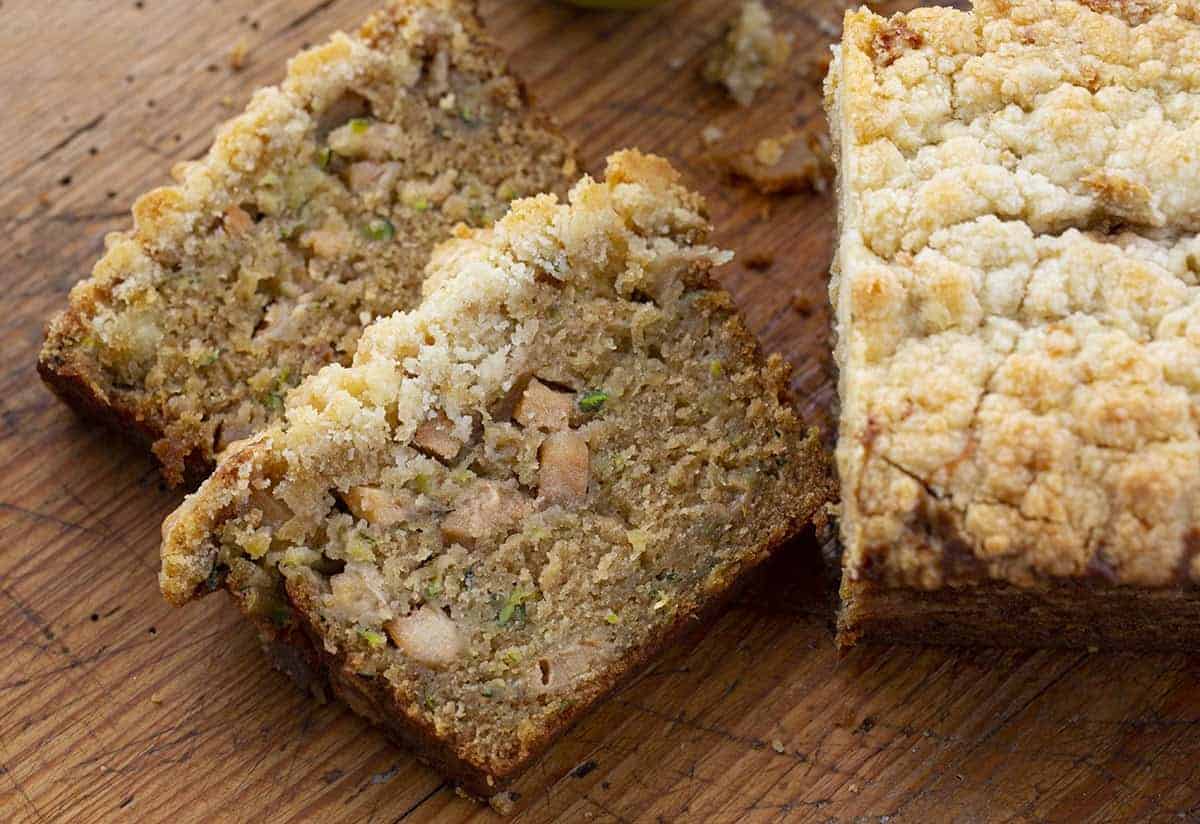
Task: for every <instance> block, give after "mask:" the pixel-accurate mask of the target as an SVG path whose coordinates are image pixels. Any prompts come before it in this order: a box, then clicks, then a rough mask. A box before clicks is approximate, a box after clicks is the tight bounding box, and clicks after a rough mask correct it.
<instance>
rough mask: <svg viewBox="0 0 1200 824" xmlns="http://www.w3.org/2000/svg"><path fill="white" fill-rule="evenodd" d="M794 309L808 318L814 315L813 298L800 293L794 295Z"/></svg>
mask: <svg viewBox="0 0 1200 824" xmlns="http://www.w3.org/2000/svg"><path fill="white" fill-rule="evenodd" d="M792 309H793V311H795V312H797V313H798V314H800V315H802V316H804V317H808V316H809V315H811V314H812V313H813V302H812V298H810V297H809V296H808V295H802V294H800V293H796V294H795V295H792Z"/></svg>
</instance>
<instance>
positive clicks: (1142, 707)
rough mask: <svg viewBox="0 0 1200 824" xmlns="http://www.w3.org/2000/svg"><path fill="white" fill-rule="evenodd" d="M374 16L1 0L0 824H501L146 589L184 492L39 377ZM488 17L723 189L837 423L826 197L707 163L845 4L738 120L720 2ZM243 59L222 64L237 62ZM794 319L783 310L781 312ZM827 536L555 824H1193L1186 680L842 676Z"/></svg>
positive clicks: (1181, 675)
mask: <svg viewBox="0 0 1200 824" xmlns="http://www.w3.org/2000/svg"><path fill="white" fill-rule="evenodd" d="M376 2H377V0H323V2H318V0H292V2H287V1H286V0H144V2H134V1H133V0H121V1H120V2H106V3H98V2H92V1H91V0H55V2H52V3H51V2H43V0H0V113H2V115H3V117H2V119H0V172H2V174H3V179H4V180H5V181H6V185H5V186H4V187H3V188H2V189H0V226H2V227H3V230H4V240H5V242H4V245H3V248H4V253H3V254H4V266H3V268H2V269H0V290H2V294H3V297H2V298H0V301H2V303H0V306H2V307H3V312H2V313H0V342H2V344H3V357H2V359H0V821H21V822H24V821H110V820H112V821H116V820H130V821H165V820H171V821H194V820H229V821H240V820H246V821H255V822H263V821H285V820H290V821H300V820H320V821H355V822H375V821H398V820H401V819H406V818H407V819H409V820H411V821H414V822H416V821H433V820H437V821H443V820H444V821H465V820H469V819H470V820H484V819H492V818H494V817H495V816H494V814H493V813H492V812H491V811H490V810H488V809H487V808H482V807H479V806H478V805H475V804H473V803H472V802H470V801H467V800H465V799H462V798H459V797H458V796H456V795H455V794H454V792H453V791H452V789H450V788H449V787H447V786H446V785H445V784H444V783H443V782H442V781H441V780H440V779H439V778H438V776H437V775H435V774H434V773H432V772H431V771H429V770H428V769H426V768H424V767H422V766H421V765H419V764H418V763H417V762H416V761H415V760H414V759H413V758H412V757H411V756H410V755H409V754H407V753H406V752H404V751H402V750H400V749H397V748H395V747H393V746H391V745H390V744H389V743H387V742H386V741H385V740H384V739H383V737H382V736H381V735H379V734H378V733H376V732H375V731H373V730H372V729H370V728H369V727H368V726H367V725H366V724H365V723H363V722H362V721H360V720H358V719H357V718H355V717H354V716H352V715H351V714H350V713H349V712H347V711H345V710H343V709H341V708H340V707H337V706H315V705H312V704H310V703H308V702H307V701H306V700H305V699H304V697H303V696H302V695H301V694H300V693H299V692H298V691H297V690H295V689H294V688H293V687H292V686H291V684H290V683H289V682H288V681H287V680H286V679H285V678H284V677H283V676H281V675H279V674H278V673H276V672H274V671H272V670H271V669H270V668H269V667H268V666H267V664H266V663H265V662H264V660H263V659H262V658H261V657H260V654H259V652H258V649H257V647H256V643H255V640H254V638H253V636H252V633H251V632H250V630H249V629H248V628H247V627H245V626H243V625H242V624H241V622H240V620H239V618H238V617H237V616H236V615H235V613H234V610H233V609H232V608H231V606H230V605H229V604H228V603H226V602H225V600H224V599H223V598H221V597H217V598H210V599H208V600H206V601H205V602H203V603H200V604H198V605H193V606H191V607H189V608H187V609H184V610H179V611H175V610H172V609H170V608H169V607H167V606H166V605H165V604H164V603H163V602H162V600H161V599H160V597H159V595H158V590H157V586H156V581H155V573H156V570H157V551H158V529H159V523H160V520H161V518H162V517H163V516H164V515H165V514H166V513H167V512H169V511H170V510H171V509H172V508H173V507H174V506H175V505H176V504H177V503H178V501H179V498H180V493H178V492H175V491H169V490H166V489H165V488H163V487H162V486H161V485H160V483H159V480H158V476H157V473H156V471H155V468H154V466H153V465H152V464H151V463H150V461H149V460H147V458H146V457H145V456H143V455H141V454H139V453H138V452H137V451H135V450H133V449H131V448H129V447H127V446H125V445H123V444H122V443H120V442H119V441H117V440H115V439H114V438H112V437H111V436H109V435H108V434H107V433H105V432H103V431H101V430H98V429H96V428H95V427H92V426H89V425H86V424H83V423H81V422H79V421H77V420H76V419H75V418H74V417H73V416H72V415H71V414H70V413H69V412H68V411H67V410H66V409H65V408H63V407H62V406H60V405H59V404H58V403H57V402H55V401H54V400H53V398H52V397H51V396H50V394H49V393H48V392H47V391H46V390H45V389H44V388H43V387H42V386H41V384H40V383H39V382H38V380H37V378H36V376H35V373H34V359H35V354H36V351H37V349H38V346H39V343H40V340H41V329H42V323H43V321H44V319H45V318H46V317H47V316H48V315H49V314H50V313H51V312H52V311H54V310H56V309H57V308H59V307H60V306H61V305H62V303H63V300H64V296H65V293H66V291H67V289H68V288H69V287H70V285H71V284H72V283H73V282H74V281H75V280H76V279H77V278H79V277H80V276H81V275H83V274H85V273H86V272H87V271H88V269H89V267H90V265H91V263H92V261H93V260H94V259H95V258H96V257H97V255H98V254H99V253H100V251H101V248H102V238H103V236H104V234H105V233H106V232H108V231H112V230H116V229H122V228H125V227H126V226H127V225H128V223H129V218H128V208H129V205H130V203H131V202H132V200H133V198H134V197H135V196H136V195H137V193H138V192H140V191H142V190H144V189H145V188H148V187H150V186H152V185H156V184H159V183H161V182H163V181H164V180H165V179H166V173H167V170H168V168H169V167H170V165H171V164H172V163H173V162H175V161H177V160H180V159H185V158H190V157H195V156H196V155H198V154H199V153H201V152H202V151H203V150H204V149H205V148H206V146H207V144H208V142H209V139H210V136H211V133H212V129H213V126H214V124H216V123H217V122H219V121H220V120H222V119H224V118H225V117H227V116H229V115H230V114H231V113H232V112H233V111H234V110H235V109H238V108H240V107H241V105H242V104H243V103H244V101H245V100H246V98H247V97H248V95H249V92H250V91H251V90H252V89H253V88H255V87H256V86H258V85H260V84H262V83H266V82H272V81H274V80H276V79H278V78H279V76H280V74H281V71H282V61H283V59H284V58H285V57H286V56H287V55H289V54H291V53H293V52H295V51H296V50H297V49H299V48H300V47H301V46H302V45H304V44H306V43H311V42H316V41H318V40H319V39H321V38H323V37H325V36H326V35H327V34H328V33H329V32H330V31H331V30H333V29H335V28H346V27H350V26H353V25H356V23H357V22H358V21H359V20H360V18H362V17H363V16H364V15H365V14H366V13H367V12H369V11H370V10H371V7H372V6H373V5H375V3H376ZM732 6H733V4H732V3H728V2H721V0H692V1H691V2H688V1H687V0H677V2H675V3H673V4H672V5H671V6H670V7H669V9H667V10H662V11H656V12H648V13H643V14H638V15H622V14H615V13H583V12H578V11H575V10H571V9H568V8H565V7H562V6H558V5H553V4H550V3H546V2H540V0H485V2H484V3H483V13H484V17H485V19H486V21H487V24H488V28H489V30H490V31H491V32H492V33H493V35H494V36H495V37H496V38H497V39H498V40H499V41H500V42H501V43H502V44H504V45H505V46H506V47H507V48H508V49H509V50H510V52H511V53H512V55H513V64H514V66H515V68H516V69H517V71H518V72H519V73H520V74H521V75H523V76H524V78H525V79H526V80H527V82H528V85H529V87H530V89H531V90H532V92H533V94H534V95H535V97H536V98H537V99H538V100H539V101H540V103H541V104H542V105H543V106H544V107H545V108H548V109H551V110H553V111H555V112H556V114H557V115H558V117H559V118H560V120H561V121H562V123H563V125H564V127H565V128H566V130H567V131H568V132H569V134H570V135H571V136H572V137H573V138H574V139H576V140H577V141H578V142H579V144H580V147H581V150H582V154H583V158H584V161H585V163H586V165H587V166H588V168H590V169H592V170H596V169H597V168H598V164H599V161H600V160H601V159H602V158H603V156H604V155H605V154H606V153H607V152H609V151H610V150H612V149H614V148H618V147H621V146H625V145H637V146H640V147H641V148H643V149H649V150H654V151H657V152H660V153H663V154H666V155H667V156H669V157H670V158H671V159H672V160H673V161H675V162H676V163H677V164H678V165H679V166H680V167H681V168H682V169H683V170H684V171H685V172H686V174H687V175H688V178H689V181H690V182H691V183H692V184H693V185H694V186H696V187H698V188H700V189H701V190H703V191H704V192H705V193H706V194H707V195H708V196H709V198H710V202H711V206H712V212H713V217H714V220H715V222H716V225H717V227H718V232H717V234H718V239H719V240H720V242H722V243H723V244H726V245H727V246H729V247H730V248H733V249H736V250H737V251H738V252H739V253H740V260H742V261H746V260H748V259H750V258H753V257H755V256H758V257H763V258H769V259H771V260H772V261H773V262H772V264H771V265H770V266H769V268H767V269H765V270H762V269H751V268H748V267H747V266H746V265H744V264H743V263H737V262H735V263H734V264H732V265H731V266H729V267H728V268H727V271H726V274H725V279H726V282H727V284H728V286H729V288H730V289H731V290H732V291H733V292H734V294H735V296H736V297H737V299H738V301H739V303H740V304H741V306H742V307H743V309H744V310H745V313H746V316H747V318H748V321H749V324H750V326H751V327H752V328H753V329H754V330H755V331H757V332H758V333H759V334H760V335H761V337H762V339H763V341H764V344H765V346H766V347H767V348H768V349H771V350H778V351H782V352H784V353H785V354H786V355H787V356H788V357H790V358H791V360H792V361H793V362H794V363H795V365H796V373H795V379H794V384H795V387H796V389H797V390H798V392H799V393H800V395H801V397H802V398H803V409H804V412H805V414H806V415H808V416H809V418H810V419H811V420H813V421H814V422H826V421H827V420H828V418H829V414H830V405H831V402H832V387H831V383H830V377H831V376H830V370H829V364H828V356H827V326H828V315H827V313H826V311H825V303H824V301H825V294H824V293H825V280H826V266H827V261H828V259H829V249H830V240H831V235H832V232H833V219H832V212H833V204H832V201H831V200H830V198H829V197H828V196H827V195H816V194H805V195H794V196H789V197H776V198H773V199H767V198H765V197H762V196H758V195H755V194H752V193H751V192H749V191H748V190H747V189H745V188H742V187H737V186H730V185H727V184H726V183H724V182H722V180H721V179H720V178H719V177H718V176H717V175H715V174H714V172H713V170H712V169H711V167H709V166H708V165H706V164H705V162H703V160H702V158H701V155H702V154H703V146H702V144H701V141H700V137H699V133H700V131H701V129H702V128H703V127H704V126H705V125H708V124H711V123H715V124H717V125H718V126H720V127H722V128H723V129H724V130H725V131H726V133H728V134H729V135H731V136H733V138H734V139H735V140H743V141H746V140H750V139H752V138H754V137H759V136H763V135H767V134H771V133H774V132H779V131H782V130H784V129H786V128H789V127H793V126H797V125H802V124H804V123H806V122H808V121H809V120H810V119H812V118H819V117H820V115H819V113H818V112H819V108H818V104H819V93H818V90H817V82H816V80H814V74H815V72H814V69H813V66H812V63H813V60H814V58H816V57H817V56H818V55H820V54H821V53H822V52H823V51H824V50H825V48H826V46H827V44H828V43H829V41H830V40H831V38H832V37H833V36H834V35H835V33H836V30H837V28H838V22H839V20H840V16H841V9H840V8H839V7H838V5H837V0H788V1H787V2H783V0H779V1H778V2H773V3H771V8H772V9H773V10H774V12H775V14H776V16H777V19H778V20H779V22H780V23H781V25H783V26H786V27H787V29H789V30H791V31H792V32H794V34H795V38H796V53H795V56H794V57H793V59H792V62H791V64H790V68H789V80H788V82H787V83H786V84H784V85H783V86H781V87H780V88H778V89H776V90H775V91H773V92H772V93H770V94H768V95H766V96H764V97H763V98H762V99H761V101H760V103H759V104H758V105H756V106H755V108H754V109H752V110H750V111H741V110H738V109H736V108H735V107H733V106H732V104H730V103H729V102H728V101H727V100H726V99H725V98H724V97H723V96H722V95H721V94H720V93H718V92H716V91H714V90H713V89H710V88H708V87H706V86H704V85H703V84H702V83H701V82H700V81H699V80H698V79H697V76H696V73H697V68H698V66H699V65H700V63H701V62H702V57H701V55H702V53H703V51H704V50H705V49H706V48H707V47H708V46H710V45H711V44H712V43H713V42H714V41H715V40H716V39H717V38H718V37H719V36H720V30H721V22H722V19H723V18H724V17H726V16H727V15H728V13H729V12H730V11H731V10H732ZM239 43H241V44H242V45H243V46H244V47H245V48H247V50H248V52H247V60H246V64H245V65H244V66H243V68H242V69H241V70H240V71H234V70H233V69H232V67H231V66H230V61H229V53H230V50H231V49H233V48H234V47H235V46H237V44H239ZM794 298H797V299H798V300H793V299H794ZM816 556H817V548H816V544H815V542H814V540H812V539H811V538H810V539H807V540H802V541H799V542H797V543H796V544H795V545H794V546H792V547H790V548H789V552H788V553H787V554H786V556H785V557H783V558H781V559H780V560H779V561H778V562H777V563H775V564H773V565H772V566H771V568H770V569H768V570H766V571H765V572H764V573H763V574H762V575H760V576H759V578H758V580H756V581H755V583H754V584H753V585H752V586H751V588H750V589H749V591H748V592H747V593H746V594H745V595H744V596H742V597H741V599H740V600H739V601H738V602H737V603H736V604H735V605H734V606H733V608H732V609H730V611H729V612H728V613H727V614H726V615H725V616H724V617H723V618H722V619H720V620H719V621H718V622H717V623H716V624H715V625H714V626H713V627H712V628H711V629H710V631H709V632H708V633H707V634H706V635H699V634H698V635H697V637H696V638H694V639H693V640H692V641H691V642H689V643H687V644H684V645H681V646H680V647H678V648H676V649H674V650H673V651H671V652H670V653H669V654H667V655H666V656H664V657H663V658H662V659H661V660H660V661H659V662H658V663H657V665H656V666H655V667H654V668H653V669H652V670H651V671H650V673H649V674H648V675H647V676H646V677H644V678H643V679H641V680H640V681H639V682H637V683H636V684H634V685H632V686H630V687H628V688H626V689H625V690H623V691H622V692H621V693H620V694H619V695H617V696H616V697H615V698H614V699H612V700H610V701H609V702H608V703H607V704H605V705H604V706H603V707H601V708H600V709H599V710H598V711H597V712H595V713H594V714H593V715H592V716H591V717H590V718H588V719H587V720H586V721H585V722H584V723H582V724H581V725H580V726H579V727H577V728H576V729H575V730H574V731H573V732H572V733H571V734H570V735H569V736H568V737H567V738H566V739H564V740H563V741H562V742H561V743H560V744H559V745H557V746H556V747H555V748H554V750H553V751H552V752H551V753H550V755H549V756H548V757H547V758H546V759H545V760H544V761H543V762H542V763H541V764H540V765H539V766H538V767H537V768H536V769H535V770H534V771H533V772H532V773H531V774H530V775H529V776H528V778H527V779H526V780H525V781H523V782H522V784H521V786H520V788H519V789H520V792H521V793H522V798H521V800H520V807H521V812H520V816H521V819H522V820H524V821H530V822H540V821H550V820H555V819H560V820H565V821H579V820H594V821H632V820H670V821H703V820H711V821H741V820H745V821H773V820H792V821H837V822H840V821H861V820H867V821H881V822H882V821H891V822H899V821H905V822H909V821H911V822H926V821H943V820H947V821H949V820H953V821H981V822H982V821H1200V766H1198V765H1200V734H1198V733H1200V660H1198V659H1197V658H1196V657H1190V658H1189V657H1184V656H1174V657H1172V656H1134V655H1106V654H1091V655H1089V654H1080V653H1061V652H1008V653H996V652H992V651H982V650H977V651H959V652H950V651H939V650H919V649H903V648H876V649H859V650H856V651H855V652H854V653H853V654H851V655H849V656H848V657H846V658H843V659H841V660H839V659H838V658H837V656H836V655H835V653H834V651H833V647H832V638H831V634H830V632H829V629H828V625H829V618H830V614H829V607H828V598H827V593H826V592H825V590H824V589H823V586H822V584H821V567H820V563H819V560H818V559H817V557H816Z"/></svg>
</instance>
